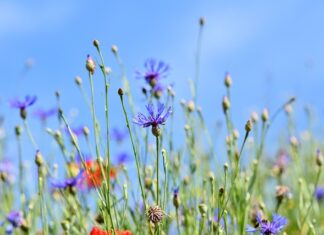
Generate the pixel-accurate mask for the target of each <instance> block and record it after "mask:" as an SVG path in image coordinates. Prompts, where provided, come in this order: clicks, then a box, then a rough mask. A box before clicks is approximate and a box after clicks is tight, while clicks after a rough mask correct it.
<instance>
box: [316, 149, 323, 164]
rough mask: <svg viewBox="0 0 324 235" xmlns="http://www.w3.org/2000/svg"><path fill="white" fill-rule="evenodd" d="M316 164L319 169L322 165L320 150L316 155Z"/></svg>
mask: <svg viewBox="0 0 324 235" xmlns="http://www.w3.org/2000/svg"><path fill="white" fill-rule="evenodd" d="M316 164H317V165H318V166H319V167H320V166H322V165H323V154H322V152H321V151H320V150H317V153H316Z"/></svg>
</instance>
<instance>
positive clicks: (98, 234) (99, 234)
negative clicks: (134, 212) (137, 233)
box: [89, 227, 132, 235]
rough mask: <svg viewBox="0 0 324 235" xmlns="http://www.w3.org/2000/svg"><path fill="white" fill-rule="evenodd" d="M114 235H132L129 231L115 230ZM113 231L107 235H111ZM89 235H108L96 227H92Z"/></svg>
mask: <svg viewBox="0 0 324 235" xmlns="http://www.w3.org/2000/svg"><path fill="white" fill-rule="evenodd" d="M115 231H116V235H132V232H131V231H129V230H123V231H120V230H115ZM113 234H114V233H113V231H109V235H113ZM89 235H108V234H107V232H106V231H104V230H101V229H100V228H98V227H93V228H92V230H91V232H90V234H89Z"/></svg>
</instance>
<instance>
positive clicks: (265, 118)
mask: <svg viewBox="0 0 324 235" xmlns="http://www.w3.org/2000/svg"><path fill="white" fill-rule="evenodd" d="M261 119H262V121H263V122H266V121H268V120H269V111H268V109H266V108H265V109H263V112H262V115H261Z"/></svg>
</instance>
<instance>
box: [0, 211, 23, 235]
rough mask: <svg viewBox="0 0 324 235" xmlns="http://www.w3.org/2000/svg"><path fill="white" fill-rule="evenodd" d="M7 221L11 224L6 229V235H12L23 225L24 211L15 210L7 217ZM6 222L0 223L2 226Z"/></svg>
mask: <svg viewBox="0 0 324 235" xmlns="http://www.w3.org/2000/svg"><path fill="white" fill-rule="evenodd" d="M6 220H7V222H8V223H9V224H8V225H7V227H6V234H12V233H13V230H14V229H15V228H18V227H20V226H22V225H23V223H24V218H23V213H22V211H16V210H13V211H11V212H9V214H7V216H6ZM3 223H4V222H0V225H2V224H3Z"/></svg>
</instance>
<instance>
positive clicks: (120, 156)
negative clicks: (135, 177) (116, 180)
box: [117, 152, 130, 165]
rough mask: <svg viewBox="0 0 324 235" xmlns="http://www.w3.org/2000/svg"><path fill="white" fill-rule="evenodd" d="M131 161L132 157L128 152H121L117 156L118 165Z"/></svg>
mask: <svg viewBox="0 0 324 235" xmlns="http://www.w3.org/2000/svg"><path fill="white" fill-rule="evenodd" d="M129 159H130V156H129V154H128V153H126V152H121V153H119V154H118V155H117V165H122V164H124V163H125V162H127V161H128V160H129Z"/></svg>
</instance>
